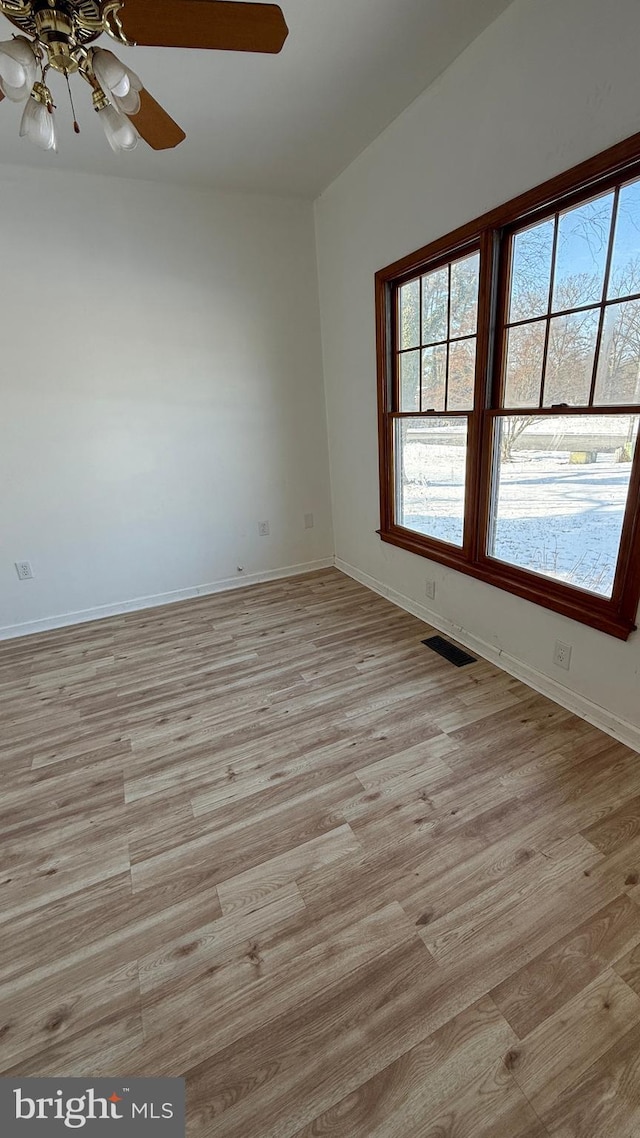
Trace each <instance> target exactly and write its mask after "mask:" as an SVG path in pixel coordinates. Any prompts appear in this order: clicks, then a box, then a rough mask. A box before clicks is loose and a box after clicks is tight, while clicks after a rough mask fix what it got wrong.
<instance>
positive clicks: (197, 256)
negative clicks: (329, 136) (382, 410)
mask: <svg viewBox="0 0 640 1138" xmlns="http://www.w3.org/2000/svg"><path fill="white" fill-rule="evenodd" d="M0 195H1V197H0V200H1V203H2V208H1V210H0V253H1V266H2V267H1V272H2V299H1V302H0V343H1V355H0V361H1V362H0V485H1V487H2V493H1V494H0V635H3V634H4V635H7V634H8V633H9V632H10V631H13V632H16V631H28V628H23V629H21V630H20V629H16V628H15V626H17V625H22V624H24V623H25V622H34V621H35V622H39V621H43V620H47V619H51V618H58V617H59V616H60V615H61V614H67V613H75V612H78V611H81V610H87V609H94V608H96V607H97V606H111V605H114V606H116V607H119V606H120V605H122V603H123V602H130V601H135V600H136V598H148V597H152V596H155V595H157V594H166V593H173V592H175V591H180V590H185V589H187V590H188V589H194V588H197V587H199V586H206V585H209V584H211V583H216V582H220V581H226V580H228V579H232V580H235V579H238V578H239V577H240V574H238V573H237V565H238V564H241V565H243V566H244V568H245V576H247V577H248V576H249V575H251V574H257V575H259V576H260V575H265V574H269V573H270V572H272V571H276V570H278V569H281V568H286V567H289V566H299V565H308V564H309V563H315V562H316V561H318V560H321V559H325V558H327V557H331V555H332V553H333V536H332V531H331V518H330V498H329V478H328V459H327V442H326V413H325V405H324V396H323V389H322V364H321V350H320V327H319V314H318V297H317V274H316V262H315V247H314V228H313V209H312V206H311V205H310V204H309V203H305V202H302V201H294V200H284V199H275V198H274V199H264V198H258V197H249V196H237V195H223V194H218V195H215V194H212V193H200V192H193V193H192V192H189V191H186V190H181V189H175V188H167V187H162V186H158V185H155V184H145V183H139V182H132V181H125V180H123V179H120V178H109V179H105V178H93V177H90V176H86V175H66V174H58V173H47V174H45V175H44V176H43V175H42V173H36V172H34V171H33V170H20V169H17V168H4V169H0ZM306 513H313V514H314V517H315V528H313V529H309V530H305V528H304V515H305V514H306ZM267 519H268V520H269V522H270V525H271V536H270V537H268V538H260V537H259V536H258V522H259V521H261V520H267ZM16 560H30V561H31V562H32V563H33V568H34V571H35V579H34V580H33V581H29V582H25V583H20V582H19V581H18V579H17V576H16V573H15V569H14V564H13V563H14V561H16ZM54 622H55V619H54ZM35 627H38V625H36V626H35Z"/></svg>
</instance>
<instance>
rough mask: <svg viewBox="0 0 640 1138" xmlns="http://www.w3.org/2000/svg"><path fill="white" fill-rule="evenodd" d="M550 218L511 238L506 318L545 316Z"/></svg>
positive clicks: (550, 245)
mask: <svg viewBox="0 0 640 1138" xmlns="http://www.w3.org/2000/svg"><path fill="white" fill-rule="evenodd" d="M554 228H555V223H554V221H553V219H550V220H549V221H543V222H542V223H541V224H540V225H534V226H532V228H531V229H525V230H524V231H523V232H522V233H518V234H517V235H516V237H515V239H514V242H513V261H512V267H511V304H510V310H509V320H510V321H513V320H529V319H531V317H533V316H544V314H545V313H546V312H547V311H548V308H549V285H550V281H551V256H552V253H553V231H554Z"/></svg>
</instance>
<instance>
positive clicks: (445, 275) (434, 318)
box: [422, 268, 449, 344]
mask: <svg viewBox="0 0 640 1138" xmlns="http://www.w3.org/2000/svg"><path fill="white" fill-rule="evenodd" d="M448 306H449V270H448V269H447V268H444V269H437V270H436V272H435V273H428V274H427V276H426V277H423V278H422V343H423V344H435V343H436V342H437V341H438V340H446V338H447V310H448Z"/></svg>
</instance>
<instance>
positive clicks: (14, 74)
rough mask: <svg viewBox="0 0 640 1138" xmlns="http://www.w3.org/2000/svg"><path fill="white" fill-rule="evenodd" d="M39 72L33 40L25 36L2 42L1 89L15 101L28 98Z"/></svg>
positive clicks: (0, 45)
mask: <svg viewBox="0 0 640 1138" xmlns="http://www.w3.org/2000/svg"><path fill="white" fill-rule="evenodd" d="M36 73H37V63H36V57H35V54H34V51H33V47H32V45H31V42H30V41H29V40H27V39H25V38H24V36H16V38H15V39H13V40H7V41H6V42H5V43H0V89H1V90H2V92H3V94H4V95H6V96H7V98H8V99H11V100H12V102H14V103H21V102H23V101H24V99H28V97H29V95H30V93H31V88H32V87H33V84H34V82H35V78H36Z"/></svg>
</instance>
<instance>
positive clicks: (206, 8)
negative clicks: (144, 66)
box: [120, 0, 289, 54]
mask: <svg viewBox="0 0 640 1138" xmlns="http://www.w3.org/2000/svg"><path fill="white" fill-rule="evenodd" d="M120 19H121V20H122V26H123V28H124V31H125V34H126V35H127V36H128V37H129V39H131V40H133V41H134V42H135V43H137V44H141V45H142V46H144V47H194V48H198V47H200V48H208V49H212V50H217V51H260V52H270V53H273V54H276V53H277V52H279V51H282V46H283V44H284V41H285V40H286V38H287V36H288V34H289V29H288V28H287V25H286V23H285V19H284V16H283V14H282V12H281V10H280V8H279V7H278V6H277V4H246V3H238V2H235V3H234V2H230V0H124V7H123V8H122V9H121V10H120Z"/></svg>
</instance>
